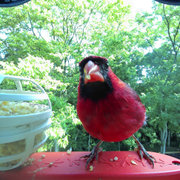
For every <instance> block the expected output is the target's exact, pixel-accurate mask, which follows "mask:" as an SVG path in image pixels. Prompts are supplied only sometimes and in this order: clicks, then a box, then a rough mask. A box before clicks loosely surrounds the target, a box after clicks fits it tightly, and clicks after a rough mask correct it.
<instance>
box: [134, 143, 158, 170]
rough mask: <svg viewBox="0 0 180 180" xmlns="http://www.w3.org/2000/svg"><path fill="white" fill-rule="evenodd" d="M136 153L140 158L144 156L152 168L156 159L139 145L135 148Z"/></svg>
mask: <svg viewBox="0 0 180 180" xmlns="http://www.w3.org/2000/svg"><path fill="white" fill-rule="evenodd" d="M137 153H138V155H139V157H140V159H141V160H142V159H143V158H145V159H146V160H147V161H148V162H149V164H151V165H152V167H153V168H154V161H156V159H155V158H154V157H153V156H152V155H150V154H149V153H148V152H147V151H146V150H145V148H144V146H143V147H141V146H139V147H138V149H137Z"/></svg>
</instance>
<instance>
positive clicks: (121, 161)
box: [0, 151, 180, 180]
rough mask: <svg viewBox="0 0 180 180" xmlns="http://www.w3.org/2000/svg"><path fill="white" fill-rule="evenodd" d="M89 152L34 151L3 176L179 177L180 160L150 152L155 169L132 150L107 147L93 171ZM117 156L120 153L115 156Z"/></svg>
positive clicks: (4, 179)
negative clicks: (87, 158) (87, 157)
mask: <svg viewBox="0 0 180 180" xmlns="http://www.w3.org/2000/svg"><path fill="white" fill-rule="evenodd" d="M87 153H88V152H71V153H70V154H68V153H67V152H49V153H34V154H33V155H32V156H31V157H30V160H31V162H32V163H30V161H29V164H28V165H27V166H25V167H21V168H17V169H14V170H10V171H5V172H0V180H61V179H62V180H76V179H78V180H82V179H85V180H90V179H97V180H107V179H109V180H115V179H123V180H124V179H126V180H180V166H179V165H175V164H174V162H175V163H179V164H180V160H179V159H176V158H173V157H171V156H167V155H162V154H159V153H154V152H149V153H150V154H151V155H153V156H154V157H155V158H156V161H157V162H156V163H155V166H154V169H153V168H152V166H151V165H149V164H148V163H147V161H146V160H145V159H143V160H142V161H141V160H140V159H139V157H138V155H137V153H136V152H133V151H108V152H101V153H100V154H99V160H98V161H94V162H93V164H92V166H93V169H91V171H90V170H89V169H88V170H86V169H85V160H84V159H80V157H81V156H83V155H85V154H87ZM114 157H117V158H118V159H117V158H115V159H117V160H113V159H114Z"/></svg>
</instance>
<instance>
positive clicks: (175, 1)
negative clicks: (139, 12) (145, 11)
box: [155, 0, 180, 6]
mask: <svg viewBox="0 0 180 180" xmlns="http://www.w3.org/2000/svg"><path fill="white" fill-rule="evenodd" d="M155 1H158V2H160V3H163V4H168V5H175V6H180V0H155Z"/></svg>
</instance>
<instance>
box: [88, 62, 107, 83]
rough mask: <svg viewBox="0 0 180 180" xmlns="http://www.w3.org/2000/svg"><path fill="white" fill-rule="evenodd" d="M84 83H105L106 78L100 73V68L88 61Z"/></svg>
mask: <svg viewBox="0 0 180 180" xmlns="http://www.w3.org/2000/svg"><path fill="white" fill-rule="evenodd" d="M84 75H85V79H84V83H85V84H87V83H88V82H97V81H99V82H104V77H103V75H102V74H101V73H100V68H99V66H98V65H96V64H95V63H94V62H92V61H88V62H87V64H86V65H85V67H84Z"/></svg>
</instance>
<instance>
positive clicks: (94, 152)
mask: <svg viewBox="0 0 180 180" xmlns="http://www.w3.org/2000/svg"><path fill="white" fill-rule="evenodd" d="M101 143H102V141H100V142H99V143H98V144H97V145H96V146H95V147H94V148H93V149H92V151H91V152H90V153H89V154H87V155H84V156H81V157H80V158H85V159H87V160H86V169H87V168H88V165H89V164H90V163H91V162H93V160H94V159H95V158H96V160H98V154H99V152H101V151H102V149H101V148H99V146H100V145H101Z"/></svg>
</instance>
